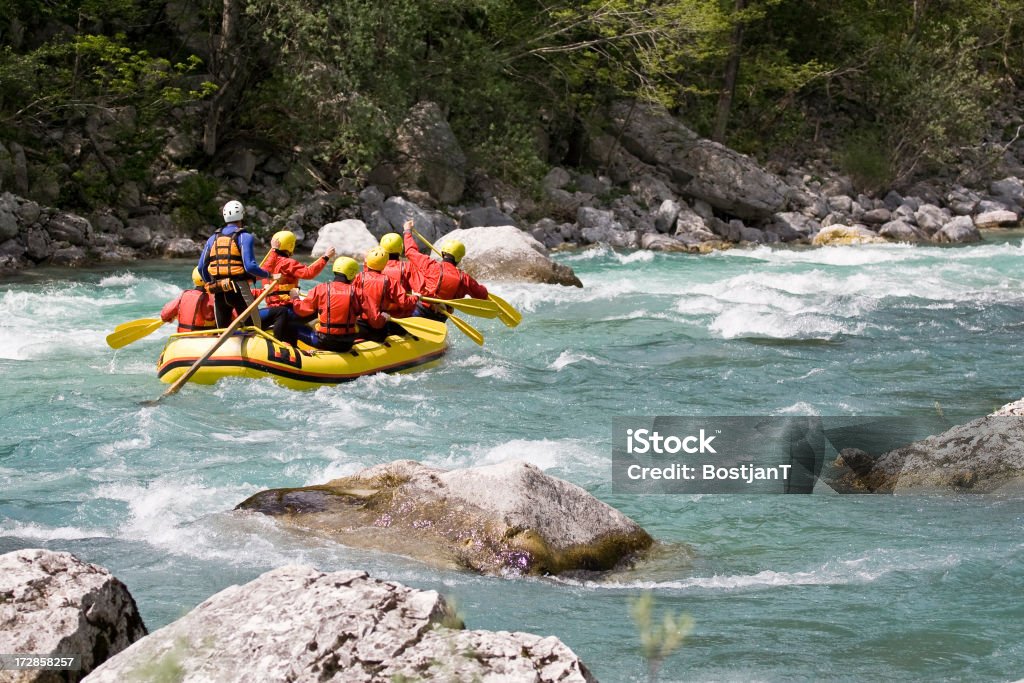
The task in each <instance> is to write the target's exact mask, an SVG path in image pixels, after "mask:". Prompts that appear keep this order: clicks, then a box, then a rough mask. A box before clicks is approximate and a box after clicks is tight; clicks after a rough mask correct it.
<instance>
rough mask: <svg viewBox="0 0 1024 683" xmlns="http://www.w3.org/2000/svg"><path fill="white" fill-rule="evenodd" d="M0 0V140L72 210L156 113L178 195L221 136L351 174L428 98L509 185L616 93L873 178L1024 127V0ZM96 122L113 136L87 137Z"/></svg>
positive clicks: (87, 203)
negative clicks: (174, 163) (172, 148)
mask: <svg viewBox="0 0 1024 683" xmlns="http://www.w3.org/2000/svg"><path fill="white" fill-rule="evenodd" d="M0 7H2V9H0V46H2V52H0V141H3V142H8V143H10V142H14V143H17V144H19V145H21V146H22V147H24V149H25V150H26V151H27V154H28V156H29V160H30V162H31V168H32V173H33V175H34V176H36V177H35V178H34V179H33V182H32V183H31V186H32V188H33V191H34V192H37V193H39V192H45V193H46V194H47V195H48V196H45V197H41V198H42V199H45V200H49V201H52V202H57V203H59V204H60V205H62V206H69V207H82V208H84V209H93V208H95V207H97V206H101V205H105V204H112V203H116V202H117V201H118V197H116V196H111V193H113V192H114V191H115V190H116V188H119V187H121V186H122V185H123V183H124V182H125V181H126V180H133V179H136V180H138V181H139V182H142V181H148V180H151V178H150V176H151V175H152V173H153V171H152V169H153V162H154V160H155V159H156V157H157V156H158V155H159V154H161V153H162V151H163V150H164V149H165V147H166V137H167V130H168V129H174V130H175V131H187V132H188V133H189V134H190V137H187V138H186V139H187V140H189V141H190V143H189V144H188V145H187V146H186V149H184V150H181V151H179V156H180V158H181V159H180V160H181V161H182V162H183V163H186V164H187V165H189V166H190V167H193V168H195V169H198V170H199V175H197V176H195V177H194V178H192V179H191V181H190V182H191V185H190V188H191V189H190V190H189V188H186V190H189V191H185V192H184V193H183V200H182V201H188V202H193V203H201V202H203V201H206V200H209V199H210V197H211V196H212V194H213V190H212V189H211V186H212V185H213V181H212V180H209V182H205V181H204V175H203V173H204V172H205V171H206V170H208V169H210V168H212V165H213V164H214V162H215V160H216V159H217V155H218V154H219V153H220V152H221V151H222V150H223V149H224V148H225V146H226V145H227V144H229V143H231V142H232V141H237V140H247V141H251V142H252V141H254V142H256V143H258V144H260V145H264V146H266V147H267V148H268V149H272V150H275V151H276V152H277V153H279V154H280V155H282V157H283V158H285V159H288V160H291V161H295V160H298V159H300V158H301V159H302V160H303V162H304V163H305V165H306V170H307V171H308V174H310V175H312V177H314V178H315V179H316V180H317V182H319V183H321V184H323V185H326V186H332V187H336V188H346V187H354V188H358V187H360V186H361V183H363V181H364V180H365V178H366V175H367V174H368V173H369V172H370V171H371V170H372V169H373V168H374V166H375V165H376V164H377V163H378V162H380V160H382V159H384V158H387V156H388V154H389V152H390V151H391V150H392V147H393V144H394V142H393V141H394V137H395V131H396V129H397V127H398V126H399V125H400V124H401V121H402V119H403V117H404V116H405V115H406V113H407V112H408V111H409V108H410V106H411V105H413V104H414V103H416V102H419V101H423V100H429V101H433V102H436V103H438V104H439V105H440V107H441V108H442V111H443V113H444V115H445V117H446V118H447V120H448V122H449V123H450V125H451V127H452V130H453V131H454V132H455V134H456V135H457V137H458V139H459V141H460V142H461V144H462V146H463V148H464V149H465V151H466V154H467V157H468V161H469V163H470V165H471V166H472V168H474V169H476V171H477V172H479V173H481V174H486V175H487V176H489V177H492V178H497V179H500V180H501V181H503V182H506V183H509V184H511V185H516V186H520V187H530V186H531V185H532V184H535V183H536V182H537V181H538V179H539V178H541V177H542V176H543V174H544V173H545V171H546V170H547V169H548V168H549V167H550V165H552V164H558V165H565V166H580V165H585V164H587V163H589V162H588V160H587V159H586V158H585V157H584V155H583V153H582V150H581V145H580V139H581V137H582V136H583V134H584V132H585V131H586V130H587V127H588V126H590V125H593V120H594V117H595V116H599V115H600V112H601V111H602V108H603V107H604V106H605V105H607V104H608V103H609V102H612V101H614V100H617V99H621V98H623V97H628V98H638V99H641V100H650V101H654V102H657V103H660V104H662V105H664V106H665V107H667V108H668V109H669V110H670V111H671V112H672V113H674V114H675V115H676V116H677V117H678V118H679V119H681V120H682V121H684V122H685V123H686V124H687V125H688V126H689V127H691V128H693V129H694V130H696V131H697V132H699V133H700V134H701V135H704V136H707V137H710V138H712V139H714V140H717V141H721V142H723V143H725V144H727V145H729V146H731V147H734V148H735V149H737V150H740V151H742V152H745V153H749V154H752V155H755V156H757V157H758V158H760V159H762V160H763V161H764V160H777V161H778V162H779V163H783V164H784V163H787V162H790V161H793V162H795V161H797V160H800V159H806V158H823V159H825V160H826V161H827V162H828V163H830V164H832V165H834V166H835V167H836V168H838V169H839V170H841V171H842V172H844V173H847V174H848V175H850V176H851V177H853V178H854V179H855V181H856V182H857V183H858V184H859V185H860V186H861V187H862V188H864V189H867V190H870V189H872V188H883V187H891V186H899V185H900V184H905V183H908V182H910V181H912V180H913V179H914V178H917V177H921V176H923V175H927V174H940V173H943V172H944V170H945V169H947V167H948V165H949V164H950V163H951V162H953V161H954V160H956V159H957V158H959V157H962V156H963V155H964V154H978V155H982V156H983V155H984V154H985V153H986V149H987V148H986V145H988V146H989V147H997V146H999V145H1001V144H1005V143H1006V142H1007V141H1009V140H1013V139H1015V138H1016V137H1017V135H1018V134H1019V132H1020V131H1019V126H1020V124H1021V121H1020V111H1021V107H1020V105H1021V95H1020V92H1021V91H1020V83H1019V82H1018V80H1019V78H1020V74H1022V73H1024V44H1022V43H1024V28H1022V26H1021V22H1022V21H1024V19H1022V18H1024V0H671V1H669V0H589V1H587V2H575V1H574V2H570V1H567V0H439V1H437V2H419V1H414V0H393V1H392V2H387V3H370V2H360V1H357V0H326V1H321V0H316V1H313V0H169V1H168V0H80V1H69V0H3V4H2V5H0ZM98 121H99V123H98ZM103 122H106V123H110V122H112V123H113V124H115V130H117V131H119V133H118V134H117V135H114V136H113V138H112V139H108V138H109V136H107V137H101V138H98V137H97V130H98V129H99V128H100V123H103ZM120 124H123V125H120ZM69 136H70V137H69ZM69 139H70V140H73V144H71V145H69V143H68V141H69ZM69 149H70V150H72V151H71V152H69ZM988 151H991V150H988ZM979 158H980V157H979ZM3 164H4V159H3V158H0V181H2V178H3ZM0 187H3V188H4V189H8V188H7V187H4V186H2V185H0Z"/></svg>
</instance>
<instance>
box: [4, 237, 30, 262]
mask: <svg viewBox="0 0 1024 683" xmlns="http://www.w3.org/2000/svg"><path fill="white" fill-rule="evenodd" d="M0 255H3V256H10V257H12V258H15V259H20V258H21V257H22V256H24V255H25V245H24V244H22V243H21V242H19V241H18V240H7V241H5V242H0Z"/></svg>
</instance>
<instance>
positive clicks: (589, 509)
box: [236, 460, 653, 574]
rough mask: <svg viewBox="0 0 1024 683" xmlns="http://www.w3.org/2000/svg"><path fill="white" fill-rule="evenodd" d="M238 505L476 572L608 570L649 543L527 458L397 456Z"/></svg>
mask: <svg viewBox="0 0 1024 683" xmlns="http://www.w3.org/2000/svg"><path fill="white" fill-rule="evenodd" d="M236 509H239V510H252V511H254V512H261V513H263V514H266V515H273V516H275V517H277V518H278V520H279V522H280V523H282V524H287V525H290V526H295V527H298V528H300V529H303V530H311V531H317V532H320V533H323V534H326V535H329V536H331V537H334V538H337V539H339V540H340V541H341V542H342V543H345V544H348V545H353V546H359V547H366V548H376V549H379V550H384V551H387V552H395V553H400V554H403V555H407V556H411V557H415V558H417V559H420V560H423V561H425V562H430V563H433V564H441V565H444V566H450V567H462V568H466V569H471V570H473V571H478V572H481V573H484V574H504V573H508V572H512V573H516V574H560V573H562V572H569V571H575V570H592V571H601V570H607V569H612V568H614V567H615V566H617V565H619V564H621V563H624V562H627V561H628V560H629V559H630V558H631V557H632V556H633V555H634V554H636V553H637V552H639V551H642V550H645V549H647V548H648V547H650V545H651V544H652V542H653V541H652V539H651V537H650V535H648V533H647V532H646V531H644V530H643V529H642V528H641V527H640V526H639V525H638V524H637V523H636V522H634V521H633V520H631V519H629V518H628V517H626V516H625V515H624V514H622V513H621V512H619V511H618V510H616V509H614V508H612V507H611V506H609V505H607V504H605V503H602V502H601V501H599V500H598V499H597V498H594V497H593V496H592V495H590V494H589V493H587V492H586V491H584V490H583V489H581V488H580V487H578V486H576V485H574V484H570V483H569V482H566V481H563V480H561V479H556V478H555V477H551V476H548V475H547V474H544V473H543V472H542V471H541V470H539V469H538V468H537V467H535V466H533V465H530V464H527V463H525V462H506V463H502V464H499V465H489V466H486V467H473V468H468V469H461V470H451V471H445V470H440V469H435V468H433V467H428V466H426V465H423V464H421V463H419V462H416V461H413V460H397V461H395V462H391V463H387V464H383V465H377V466H375V467H370V468H368V469H365V470H363V471H361V472H358V473H356V474H354V475H352V476H349V477H343V478H341V479H335V480H333V481H331V482H328V483H327V484H322V485H319V486H307V487H303V488H294V489H272V490H269V491H263V492H261V493H257V494H256V495H254V496H252V497H251V498H249V499H248V500H245V501H244V502H242V503H241V504H240V505H238V507H237V508H236Z"/></svg>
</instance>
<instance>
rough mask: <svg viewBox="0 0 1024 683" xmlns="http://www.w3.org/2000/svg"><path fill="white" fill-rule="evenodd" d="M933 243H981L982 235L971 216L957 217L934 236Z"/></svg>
mask: <svg viewBox="0 0 1024 683" xmlns="http://www.w3.org/2000/svg"><path fill="white" fill-rule="evenodd" d="M932 241H934V242H940V243H944V244H960V243H963V242H980V241H981V233H980V232H978V228H977V227H975V225H974V221H973V220H971V217H970V216H957V217H956V218H954V219H953V220H951V221H949V222H948V223H946V224H945V225H943V226H942V229H941V230H939V231H938V232H936V233H935V234H934V235H932Z"/></svg>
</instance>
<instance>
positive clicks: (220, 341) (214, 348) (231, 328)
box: [142, 279, 278, 406]
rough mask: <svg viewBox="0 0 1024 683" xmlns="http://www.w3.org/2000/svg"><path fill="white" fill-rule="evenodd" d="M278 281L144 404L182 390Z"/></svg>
mask: <svg viewBox="0 0 1024 683" xmlns="http://www.w3.org/2000/svg"><path fill="white" fill-rule="evenodd" d="M277 282H278V281H277V279H275V280H274V281H273V282H271V283H270V286H269V287H267V288H266V289H264V290H263V291H262V292H261V293H260V295H259V296H258V297H256V300H255V301H253V302H252V303H251V304H249V306H248V307H247V308H246V309H245V310H244V311H242V312H241V313H240V314H239V315H238V317H237V318H235V319H234V320H232V321H231V324H230V325H228V326H227V329H225V330H224V332H223V334H221V335H220V336H219V337H217V341H215V342H214V343H213V346H211V347H210V348H209V349H208V350H207V351H206V353H204V354H203V355H202V357H200V358H199V360H197V361H196V362H195V363H193V364H192V367H190V368H189V369H188V370H187V371H186V372H185V374H184V375H182V376H181V377H179V378H178V381H176V382H175V383H174V384H172V385H171V386H169V387H168V388H167V391H165V392H164V393H162V394H160V396H159V397H158V398H157V399H155V400H153V401H144V402H143V403H142V405H145V406H155V405H156V404H158V403H160V401H162V400H163V399H164V398H166V397H167V396H171V395H172V394H176V393H178V391H180V390H181V388H182V387H183V386H185V383H186V382H188V381H189V380H190V379H191V378H192V375H194V374H196V371H198V370H199V367H200V366H201V365H202V364H203V363H205V362H206V361H207V360H209V358H210V356H212V355H213V354H214V352H216V351H217V349H219V348H220V347H221V346H222V345H223V344H224V342H226V341H227V339H228V337H230V336H231V333H232V332H234V331H235V330H237V329H238V328H239V327H241V326H242V321H243V320H248V319H249V315H250V314H251V313H252V312H253V311H255V310H256V309H257V308H259V305H260V304H261V303H262V302H263V300H264V299H266V298H267V296H269V295H270V293H271V292H273V291H274V290H275V289H277Z"/></svg>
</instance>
